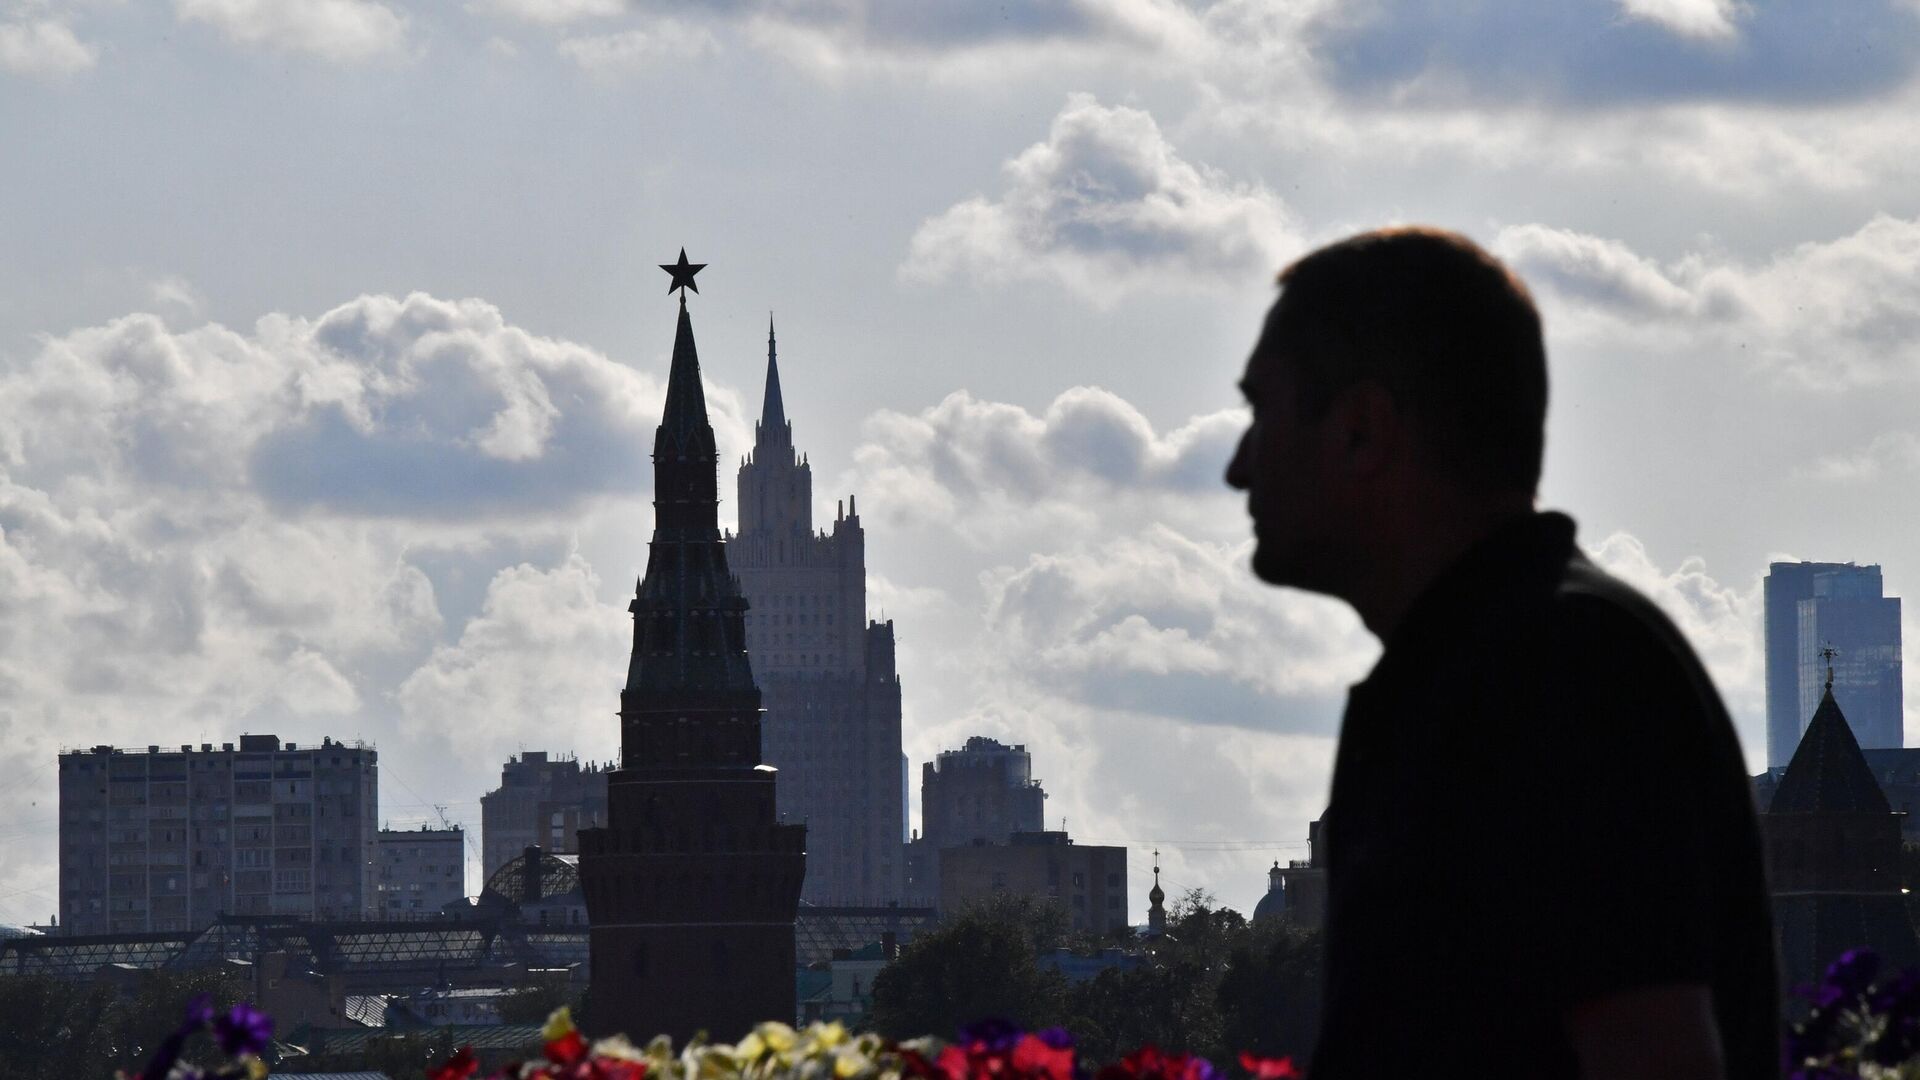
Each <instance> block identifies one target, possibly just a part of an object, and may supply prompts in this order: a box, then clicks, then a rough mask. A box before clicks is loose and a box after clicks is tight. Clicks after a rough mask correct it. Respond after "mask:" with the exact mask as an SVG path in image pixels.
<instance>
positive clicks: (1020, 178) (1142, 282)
mask: <svg viewBox="0 0 1920 1080" xmlns="http://www.w3.org/2000/svg"><path fill="white" fill-rule="evenodd" d="M1003 172H1004V175H1005V179H1006V186H1005V189H1004V191H1003V192H1002V193H1001V194H1000V195H999V196H998V197H996V198H988V197H985V196H974V197H972V198H969V199H966V200H963V201H962V202H959V203H957V204H955V205H954V206H952V207H950V208H948V209H947V210H945V211H943V212H941V213H939V214H937V215H935V216H933V217H931V218H929V219H927V220H926V221H925V222H923V223H922V224H921V225H920V227H919V229H918V230H917V231H916V232H915V233H914V236H913V239H912V241H911V244H910V247H909V252H908V256H907V259H906V262H905V263H904V264H903V265H902V267H901V272H902V274H904V275H905V276H906V277H908V278H909V279H912V280H918V281H941V280H945V279H948V278H951V277H956V276H967V277H971V278H974V279H977V280H980V281H983V282H987V283H1000V282H1009V281H1030V280H1043V281H1052V282H1055V283H1057V284H1059V285H1062V286H1064V287H1065V288H1067V289H1068V290H1070V291H1072V292H1074V293H1076V294H1078V295H1080V296H1081V297H1083V298H1085V299H1087V300H1089V301H1091V302H1093V303H1095V304H1098V305H1101V306H1110V305H1112V304H1114V303H1116V302H1118V301H1119V300H1120V299H1121V298H1122V297H1124V296H1125V295H1126V294H1128V293H1130V292H1132V291H1135V290H1139V289H1148V288H1161V289H1164V288H1167V287H1175V288H1204V287H1210V286H1214V285H1217V284H1218V283H1220V282H1223V281H1244V280H1246V279H1248V278H1249V277H1259V276H1261V275H1264V274H1269V273H1271V272H1272V271H1273V270H1275V269H1277V268H1278V267H1279V265H1280V262H1281V261H1282V259H1283V258H1284V257H1285V255H1286V254H1287V253H1288V252H1290V251H1292V250H1294V249H1295V248H1296V247H1297V246H1298V239H1297V236H1296V234H1295V228H1294V225H1293V223H1292V219H1291V216H1290V214H1289V213H1288V211H1287V209H1286V207H1285V206H1284V205H1283V204H1282V203H1281V201H1280V199H1279V197H1278V196H1276V195H1275V194H1273V193H1272V192H1271V191H1269V190H1267V189H1266V188H1265V187H1263V186H1261V185H1259V184H1253V183H1244V182H1239V181H1235V180H1232V179H1230V178H1228V177H1227V176H1226V175H1224V174H1223V173H1221V172H1220V171H1219V170H1216V169H1211V168H1208V167H1207V166H1205V165H1199V164H1194V163H1192V162H1189V161H1187V160H1186V159H1185V158H1183V157H1181V156H1180V154H1179V153H1178V152H1177V151H1176V150H1175V149H1174V147H1173V146H1172V144H1171V143H1169V142H1168V141H1167V139H1166V137H1165V135H1163V134H1162V133H1161V131H1160V126H1159V125H1158V124H1157V123H1155V122H1154V119H1153V117H1152V116H1151V115H1149V114H1148V113H1146V112H1144V111H1142V110H1140V109H1134V108H1128V107H1125V106H1115V107H1108V106H1104V105H1102V104H1100V103H1099V101H1097V100H1096V99H1094V98H1093V97H1092V96H1091V95H1088V94H1073V95H1071V96H1070V97H1069V98H1068V99H1067V104H1066V106H1065V108H1063V109H1062V110H1061V111H1060V113H1059V115H1057V116H1055V117H1054V120H1053V124H1052V126H1051V128H1050V129H1049V131H1048V133H1047V138H1046V141H1044V142H1040V143H1036V144H1034V145H1033V146H1031V147H1028V148H1027V149H1026V150H1024V151H1022V152H1021V153H1020V154H1019V155H1018V156H1016V157H1014V158H1013V159H1011V160H1009V161H1008V162H1006V164H1005V166H1004V167H1003Z"/></svg>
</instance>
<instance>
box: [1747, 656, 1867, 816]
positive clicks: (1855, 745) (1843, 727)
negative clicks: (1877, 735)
mask: <svg viewBox="0 0 1920 1080" xmlns="http://www.w3.org/2000/svg"><path fill="white" fill-rule="evenodd" d="M1767 812H1768V813H1769V814H1812V813H1836V812H1837V813H1877V814H1890V813H1892V812H1893V808H1892V807H1891V806H1888V805H1887V796H1886V794H1885V793H1884V792H1882V791H1881V790H1880V783H1879V781H1877V780H1875V779H1874V778H1873V770H1871V769H1869V768H1868V767H1867V759H1866V756H1865V755H1864V754H1862V753H1861V752H1860V743H1859V740H1857V739H1855V738H1854V737H1853V728H1852V727H1851V726H1849V725H1848V724H1847V718H1846V717H1845V716H1843V715H1842V714H1841V712H1840V706H1839V705H1837V704H1835V702H1834V700H1833V688H1832V687H1828V688H1827V691H1826V693H1824V694H1823V695H1821V697H1820V707H1819V708H1817V709H1815V710H1814V711H1813V720H1812V721H1811V722H1809V723H1808V724H1807V731H1806V734H1804V735H1802V736H1801V737H1800V746H1799V748H1798V749H1796V750H1795V751H1794V752H1793V760H1792V761H1789V762H1788V763H1787V771H1786V773H1785V774H1784V775H1782V776H1781V777H1780V786H1779V787H1778V788H1777V789H1776V790H1775V791H1774V793H1773V804H1772V805H1771V806H1769V807H1767Z"/></svg>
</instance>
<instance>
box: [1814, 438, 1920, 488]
mask: <svg viewBox="0 0 1920 1080" xmlns="http://www.w3.org/2000/svg"><path fill="white" fill-rule="evenodd" d="M1916 470H1920V433H1916V432H1912V431H1889V432H1885V433H1883V434H1880V435H1876V436H1874V437H1873V439H1872V441H1870V442H1868V443H1867V444H1866V445H1865V446H1863V447H1861V448H1859V449H1858V450H1854V451H1851V452H1849V453H1844V454H1830V455H1827V456H1824V457H1821V458H1819V459H1817V460H1816V461H1814V462H1813V463H1812V464H1811V465H1809V466H1807V467H1806V468H1804V469H1802V470H1801V471H1800V475H1801V476H1803V477H1807V478H1811V479H1814V480H1818V481H1821V482H1823V483H1839V484H1863V483H1868V482H1870V481H1874V480H1878V479H1880V478H1881V477H1883V476H1885V475H1888V474H1898V475H1905V474H1908V473H1912V472H1914V471H1916Z"/></svg>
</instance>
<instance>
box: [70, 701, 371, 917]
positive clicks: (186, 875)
mask: <svg viewBox="0 0 1920 1080" xmlns="http://www.w3.org/2000/svg"><path fill="white" fill-rule="evenodd" d="M378 789H379V784H378V764H377V756H376V753H375V751H374V749H373V747H371V746H368V745H366V744H364V743H353V744H347V743H340V742H335V741H334V740H332V739H321V740H320V742H319V743H317V744H315V743H306V744H296V743H292V742H289V743H286V744H284V745H283V744H282V743H281V741H280V739H279V738H278V737H277V736H274V735H242V736H241V737H240V742H239V745H238V746H237V747H236V746H235V745H234V744H233V743H223V744H221V745H220V747H219V748H218V749H215V747H214V745H213V744H212V743H201V744H200V745H199V747H197V748H196V747H194V746H192V745H183V746H181V747H180V748H179V750H178V751H174V750H165V749H162V748H161V747H159V746H149V747H147V748H146V749H145V750H144V751H142V750H132V749H124V748H120V747H113V746H95V747H93V748H91V749H87V750H73V751H66V752H63V753H61V755H60V927H61V931H62V932H63V933H66V934H105V933H129V932H154V931H161V932H176V931H193V930H198V929H201V928H203V927H206V926H208V925H210V924H212V923H213V921H214V920H215V919H216V918H217V917H218V916H220V915H222V914H228V915H286V916H295V917H300V918H318V919H359V918H366V917H368V916H369V915H371V914H372V912H373V908H374V895H375V893H374V889H373V860H374V852H375V840H374V833H375V829H376V823H377V822H378V820H379V803H378Z"/></svg>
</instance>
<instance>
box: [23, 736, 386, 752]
mask: <svg viewBox="0 0 1920 1080" xmlns="http://www.w3.org/2000/svg"><path fill="white" fill-rule="evenodd" d="M335 749H349V750H373V749H375V747H374V744H372V743H370V742H367V741H366V740H364V739H355V740H353V741H352V742H350V743H349V742H343V741H341V740H339V739H335V738H333V737H332V736H322V737H321V739H320V742H319V743H318V744H315V743H307V744H305V745H304V746H303V745H301V744H300V743H295V742H288V743H282V742H281V741H280V736H278V735H242V736H240V744H239V747H238V752H239V753H242V754H259V753H313V752H316V751H320V750H335ZM235 752H236V749H235V746H234V744H233V743H230V742H229V743H221V744H220V746H219V748H218V749H215V748H214V745H213V744H212V743H210V742H203V743H201V744H200V745H199V747H198V748H197V749H196V748H195V747H194V745H193V744H192V743H181V744H180V749H178V750H175V749H174V748H173V747H171V746H165V747H163V746H161V745H160V744H158V743H150V744H148V745H147V746H145V747H137V746H113V745H110V744H108V743H100V744H98V745H96V746H89V747H85V748H68V747H62V748H61V750H60V753H61V755H62V756H66V755H69V754H192V753H201V754H231V753H235Z"/></svg>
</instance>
